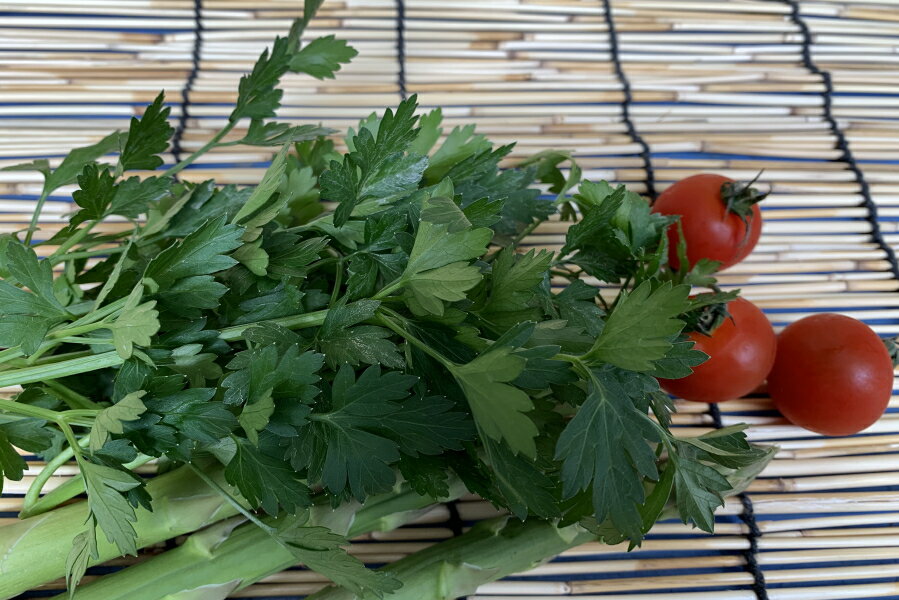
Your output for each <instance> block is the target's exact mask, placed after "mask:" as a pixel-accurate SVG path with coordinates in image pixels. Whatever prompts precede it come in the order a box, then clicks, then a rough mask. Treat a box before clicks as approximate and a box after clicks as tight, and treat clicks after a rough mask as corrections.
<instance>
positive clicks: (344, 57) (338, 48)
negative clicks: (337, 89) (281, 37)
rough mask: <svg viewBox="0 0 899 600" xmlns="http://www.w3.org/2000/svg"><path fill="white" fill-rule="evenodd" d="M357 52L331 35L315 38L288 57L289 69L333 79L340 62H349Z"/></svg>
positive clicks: (318, 77)
mask: <svg viewBox="0 0 899 600" xmlns="http://www.w3.org/2000/svg"><path fill="white" fill-rule="evenodd" d="M357 54H359V53H358V52H357V51H356V50H355V49H354V48H353V47H352V46H349V45H348V44H347V43H346V42H345V41H343V40H338V39H335V38H334V36H333V35H326V36H324V37H320V38H316V39H314V40H312V41H311V42H309V43H308V44H306V45H305V46H304V47H303V48H302V49H300V51H299V52H297V53H296V54H294V55H293V57H292V58H291V59H290V67H289V68H290V70H291V71H294V72H297V73H306V74H307V75H312V76H313V77H315V78H316V79H334V73H336V72H337V71H339V70H340V65H341V64H342V63H348V62H350V61H351V60H352V59H353V58H354V57H355V56H356V55H357Z"/></svg>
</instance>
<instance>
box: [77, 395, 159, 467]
mask: <svg viewBox="0 0 899 600" xmlns="http://www.w3.org/2000/svg"><path fill="white" fill-rule="evenodd" d="M145 395H146V392H145V391H139V392H131V393H130V394H128V395H127V396H125V397H124V398H122V399H121V400H119V401H118V402H116V403H115V404H113V405H112V406H110V407H108V408H104V409H103V410H101V411H100V412H99V413H98V414H97V416H96V418H95V419H94V426H93V428H92V429H91V440H90V449H91V451H92V452H97V451H99V450H100V448H102V447H103V444H105V443H106V442H107V440H109V436H110V434H113V433H117V434H120V433H123V432H124V431H125V428H124V426H123V425H122V423H123V422H125V421H134V420H135V419H138V418H139V417H140V416H141V415H142V414H144V412H146V410H147V407H146V406H144V403H143V401H142V400H141V398H143V397H144V396H145Z"/></svg>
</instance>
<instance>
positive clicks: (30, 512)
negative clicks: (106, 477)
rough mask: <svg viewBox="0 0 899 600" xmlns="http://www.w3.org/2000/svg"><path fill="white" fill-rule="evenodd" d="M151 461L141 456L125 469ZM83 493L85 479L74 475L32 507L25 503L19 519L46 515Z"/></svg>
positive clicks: (86, 440)
mask: <svg viewBox="0 0 899 600" xmlns="http://www.w3.org/2000/svg"><path fill="white" fill-rule="evenodd" d="M88 439H89V438H88V437H87V436H85V437H84V438H82V439H81V441H83V442H84V444H86V443H87V442H88ZM151 460H153V457H152V456H144V455H141V456H139V457H138V458H136V459H134V460H133V461H131V462H130V463H126V464H125V468H126V469H128V470H134V469H136V468H138V467H141V466H143V465H145V464H147V463H148V462H150V461H151ZM48 466H49V465H48ZM41 474H43V471H41ZM32 486H34V484H32ZM28 491H29V492H30V491H31V489H30V488H29V490H28ZM83 493H84V477H82V476H81V475H80V474H79V475H74V476H72V477H68V478H66V481H65V483H63V484H62V485H60V486H58V487H56V488H54V489H52V490H51V491H49V492H47V493H46V494H44V495H43V496H41V497H40V498H39V499H37V500H36V501H35V502H34V503H33V504H31V505H30V506H28V505H27V503H23V506H22V511H21V512H20V513H19V517H21V518H23V519H25V518H28V517H33V516H35V515H39V514H42V513H45V512H47V511H50V510H53V509H54V508H56V507H57V506H59V505H60V504H62V503H63V502H66V501H67V500H71V499H72V498H74V497H75V496H77V495H78V494H83Z"/></svg>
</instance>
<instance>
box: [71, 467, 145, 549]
mask: <svg viewBox="0 0 899 600" xmlns="http://www.w3.org/2000/svg"><path fill="white" fill-rule="evenodd" d="M79 466H80V467H81V475H82V476H83V477H84V489H85V490H86V491H87V506H88V509H89V510H90V514H91V516H92V517H93V518H94V519H95V520H96V524H97V526H98V527H99V528H100V530H101V531H103V533H104V534H105V535H106V539H108V540H109V541H110V542H112V543H113V544H115V545H116V547H117V548H118V549H119V552H121V553H122V554H135V555H136V554H137V534H136V533H135V531H134V526H133V525H132V523H134V522H135V521H136V520H137V517H136V516H135V514H134V507H133V506H131V504H130V503H129V502H128V499H127V498H126V497H125V496H124V494H125V493H126V492H128V491H130V490H133V489H135V488H137V487H138V486H140V485H141V483H140V480H139V479H135V476H134V475H131V474H130V473H126V472H124V471H120V470H118V469H113V468H112V467H108V466H105V465H97V464H94V463H90V462H87V461H82V462H80V463H79Z"/></svg>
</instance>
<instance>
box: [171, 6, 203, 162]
mask: <svg viewBox="0 0 899 600" xmlns="http://www.w3.org/2000/svg"><path fill="white" fill-rule="evenodd" d="M193 3H194V44H193V49H192V51H191V57H190V72H189V73H188V74H187V78H186V79H185V80H184V87H183V88H182V90H181V114H180V115H179V116H178V124H177V125H176V126H175V133H174V134H173V135H172V155H173V156H174V157H175V162H176V163H179V162H181V159H182V158H184V157H183V156H182V155H183V149H182V148H181V141H182V139H183V138H184V131H185V130H186V129H187V122H188V119H190V93H191V91H192V90H193V87H194V82H195V81H196V80H197V75H198V73H199V72H200V55H201V53H202V51H203V0H193ZM176 177H177V175H176Z"/></svg>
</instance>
